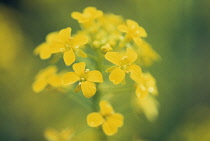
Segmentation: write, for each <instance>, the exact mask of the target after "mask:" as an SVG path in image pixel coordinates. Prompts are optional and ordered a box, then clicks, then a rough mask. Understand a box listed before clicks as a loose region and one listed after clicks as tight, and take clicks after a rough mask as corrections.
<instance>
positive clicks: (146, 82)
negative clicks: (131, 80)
mask: <svg viewBox="0 0 210 141" xmlns="http://www.w3.org/2000/svg"><path fill="white" fill-rule="evenodd" d="M149 93H150V94H153V95H157V94H158V90H157V86H156V80H155V78H154V77H153V76H152V75H151V74H150V73H143V74H142V77H141V79H139V80H138V81H137V87H136V96H137V97H139V98H145V97H146V96H147V95H148V94H149Z"/></svg>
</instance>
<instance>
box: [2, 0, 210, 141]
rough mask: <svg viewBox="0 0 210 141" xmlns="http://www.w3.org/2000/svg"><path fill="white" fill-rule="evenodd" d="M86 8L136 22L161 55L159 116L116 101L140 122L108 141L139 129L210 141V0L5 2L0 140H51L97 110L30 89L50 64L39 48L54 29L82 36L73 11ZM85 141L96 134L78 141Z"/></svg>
mask: <svg viewBox="0 0 210 141" xmlns="http://www.w3.org/2000/svg"><path fill="white" fill-rule="evenodd" d="M87 6H95V7H97V9H100V10H102V11H104V12H105V13H114V14H117V15H122V16H123V17H124V18H127V19H128V18H129V19H133V20H135V21H137V22H138V23H139V24H140V25H142V26H143V27H144V28H145V29H146V30H147V32H148V34H149V37H148V38H147V40H148V41H149V42H150V43H151V44H152V46H153V48H154V49H155V50H156V51H157V52H158V53H159V54H160V56H161V61H159V62H158V63H155V64H154V65H153V66H152V67H150V68H148V70H149V71H150V72H151V73H152V74H153V75H154V77H155V78H156V80H157V85H158V89H159V96H158V98H157V99H158V101H159V105H160V106H159V117H158V118H157V120H156V121H154V122H149V121H147V119H146V118H145V117H144V116H141V117H140V119H138V120H137V119H133V116H132V115H131V113H129V112H128V113H125V112H123V109H122V108H121V105H124V103H120V104H115V106H116V107H117V109H118V111H120V112H121V113H123V114H125V117H128V120H131V121H132V120H134V121H136V122H138V123H136V124H135V123H133V124H131V123H130V122H127V123H128V124H130V125H125V126H124V127H123V128H122V129H120V131H119V133H118V134H119V135H116V136H113V137H110V138H109V140H116V141H117V140H120V141H124V140H125V141H130V140H132V139H133V137H132V135H131V133H132V132H136V133H138V137H137V138H142V139H145V140H147V141H198V140H199V141H209V140H210V95H209V93H210V88H209V84H210V79H209V76H210V64H209V61H210V14H209V13H210V1H209V0H197V1H196V0H0V20H1V21H0V32H1V33H0V141H44V140H45V139H44V137H43V132H44V130H45V129H46V128H47V127H53V128H58V129H62V128H65V127H70V128H74V129H75V130H77V129H78V130H79V129H80V128H82V126H83V125H85V124H86V121H85V117H86V115H87V114H88V113H89V112H90V111H89V110H87V109H85V108H84V107H82V106H81V104H78V103H77V102H74V100H72V99H69V98H68V97H69V96H67V95H65V94H62V93H61V92H52V91H46V92H43V93H41V94H38V95H37V94H35V93H33V92H32V90H31V84H32V82H33V80H34V76H35V75H36V73H37V72H38V71H39V70H40V69H41V68H43V67H44V66H46V65H47V61H41V60H40V59H39V58H38V57H36V56H34V55H33V49H34V48H35V47H36V46H37V45H38V44H40V43H41V42H43V41H44V39H45V36H46V34H47V33H49V32H52V31H57V30H60V29H62V28H65V27H68V26H70V27H72V28H73V32H76V31H77V30H78V29H79V25H78V24H77V22H76V21H75V20H73V19H72V18H71V17H70V13H71V12H73V11H80V12H81V11H82V10H83V9H84V8H85V7H87ZM124 107H125V106H124ZM87 130H91V129H90V128H88V129H87ZM120 132H122V133H120ZM126 133H127V135H126ZM121 134H122V135H121ZM86 136H90V134H89V131H87V132H83V133H82V134H81V136H80V137H78V138H80V139H81V140H82V138H83V137H86ZM118 136H121V137H122V138H119V137H118ZM83 139H84V138H83ZM78 140H79V139H78Z"/></svg>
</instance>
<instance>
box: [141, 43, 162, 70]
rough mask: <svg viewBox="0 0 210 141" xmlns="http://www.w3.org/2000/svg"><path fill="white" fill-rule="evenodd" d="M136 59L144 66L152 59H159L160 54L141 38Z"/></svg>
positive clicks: (150, 63)
mask: <svg viewBox="0 0 210 141" xmlns="http://www.w3.org/2000/svg"><path fill="white" fill-rule="evenodd" d="M137 53H138V56H139V57H138V60H137V61H139V62H140V63H141V64H142V65H144V66H150V65H152V64H153V62H154V61H157V60H159V59H160V56H159V55H158V54H157V53H156V52H155V51H154V50H153V49H152V47H151V45H150V44H148V43H147V42H146V41H144V40H143V42H142V44H141V45H140V46H139V47H138V49H137Z"/></svg>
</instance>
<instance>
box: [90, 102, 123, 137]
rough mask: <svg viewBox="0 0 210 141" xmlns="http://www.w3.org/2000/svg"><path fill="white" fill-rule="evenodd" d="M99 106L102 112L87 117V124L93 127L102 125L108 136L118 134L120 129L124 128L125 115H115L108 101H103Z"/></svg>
mask: <svg viewBox="0 0 210 141" xmlns="http://www.w3.org/2000/svg"><path fill="white" fill-rule="evenodd" d="M99 106H100V112H93V113H90V114H89V115H88V116H87V124H88V125H89V126H91V127H98V126H100V125H102V130H103V131H104V133H105V134H106V135H108V136H111V135H113V134H115V133H117V131H118V128H119V127H122V126H123V121H124V117H123V115H121V114H119V113H114V110H113V108H112V106H111V105H110V104H109V103H108V102H107V101H101V102H100V104H99Z"/></svg>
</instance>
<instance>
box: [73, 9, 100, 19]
mask: <svg viewBox="0 0 210 141" xmlns="http://www.w3.org/2000/svg"><path fill="white" fill-rule="evenodd" d="M71 16H72V18H74V19H76V20H78V22H79V23H90V22H92V21H93V20H95V19H97V18H100V17H102V16H103V12H102V11H101V10H97V9H96V8H95V7H87V8H85V9H84V10H83V13H79V12H73V13H72V14H71Z"/></svg>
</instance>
